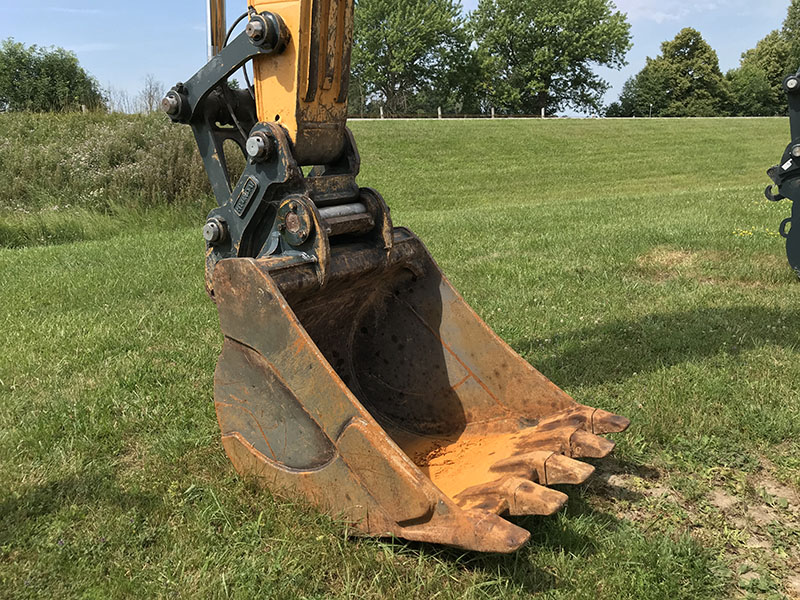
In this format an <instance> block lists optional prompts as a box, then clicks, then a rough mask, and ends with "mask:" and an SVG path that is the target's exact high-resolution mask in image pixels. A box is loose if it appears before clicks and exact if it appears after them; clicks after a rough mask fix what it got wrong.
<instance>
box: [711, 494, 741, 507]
mask: <svg viewBox="0 0 800 600" xmlns="http://www.w3.org/2000/svg"><path fill="white" fill-rule="evenodd" d="M709 502H711V504H713V505H714V506H716V507H717V508H718V509H720V510H721V511H722V512H729V511H730V510H731V509H733V508H735V507H736V506H738V505H739V503H740V502H741V500H739V498H736V497H735V496H731V495H730V494H729V493H728V492H726V491H725V490H722V489H720V488H715V489H714V490H713V491H712V492H711V497H710V498H709Z"/></svg>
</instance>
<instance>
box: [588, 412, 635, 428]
mask: <svg viewBox="0 0 800 600" xmlns="http://www.w3.org/2000/svg"><path fill="white" fill-rule="evenodd" d="M630 424H631V420H630V419H628V418H625V417H621V416H620V415H615V414H614V413H610V412H608V411H607V410H603V409H602V408H596V409H595V410H594V413H592V433H596V434H601V433H619V432H621V431H625V430H626V429H627V428H628V426H629V425H630Z"/></svg>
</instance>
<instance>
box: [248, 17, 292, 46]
mask: <svg viewBox="0 0 800 600" xmlns="http://www.w3.org/2000/svg"><path fill="white" fill-rule="evenodd" d="M245 33H246V34H247V37H249V38H250V41H252V42H253V43H254V44H255V45H256V46H261V47H265V48H267V49H270V50H272V52H278V53H280V52H283V51H284V49H285V48H286V45H287V44H288V43H289V29H288V28H287V27H286V24H285V23H284V22H283V19H281V18H280V16H278V15H276V14H275V13H271V12H266V11H265V12H262V13H261V14H258V15H253V16H252V17H250V22H249V23H248V24H247V27H246V28H245Z"/></svg>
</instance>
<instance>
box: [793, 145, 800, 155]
mask: <svg viewBox="0 0 800 600" xmlns="http://www.w3.org/2000/svg"><path fill="white" fill-rule="evenodd" d="M791 154H792V156H794V157H795V158H800V144H795V145H794V146H792V150H791Z"/></svg>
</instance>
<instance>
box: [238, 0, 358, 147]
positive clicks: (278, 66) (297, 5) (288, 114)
mask: <svg viewBox="0 0 800 600" xmlns="http://www.w3.org/2000/svg"><path fill="white" fill-rule="evenodd" d="M249 5H250V6H252V7H254V8H255V9H256V10H257V11H258V12H263V11H270V12H272V13H275V14H277V15H279V16H280V17H281V18H282V19H283V21H284V23H285V24H286V26H287V28H288V29H289V32H290V40H289V43H288V46H287V48H286V50H284V51H283V52H282V53H280V54H274V55H270V56H260V57H257V58H256V59H255V61H254V63H255V65H254V69H255V82H254V85H255V90H256V109H257V111H258V119H259V121H275V122H278V123H279V124H280V125H282V126H283V127H284V128H285V129H286V131H287V132H288V133H289V136H290V138H291V140H292V142H294V143H295V144H296V146H297V147H298V150H299V153H300V154H301V155H302V154H305V153H307V148H306V147H305V146H309V145H314V144H315V143H316V142H317V141H318V137H315V136H319V135H320V134H322V135H326V134H325V133H323V132H330V134H331V135H341V131H342V130H343V127H344V123H345V121H346V118H347V90H346V89H342V88H343V86H344V87H346V83H347V79H348V77H347V75H348V74H349V69H350V64H349V60H348V59H349V54H350V48H351V47H352V36H353V0H317V6H318V11H319V12H318V14H317V30H316V33H315V34H314V30H313V27H312V25H313V24H314V18H313V7H314V0H249ZM312 37H316V38H317V40H318V42H319V46H318V52H316V53H314V54H315V56H314V55H312V52H313V48H312V46H313V41H314V40H312ZM314 64H316V67H317V68H316V69H315V70H314V72H312V69H311V66H312V65H314ZM345 69H346V70H347V73H345V72H344V70H345Z"/></svg>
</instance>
